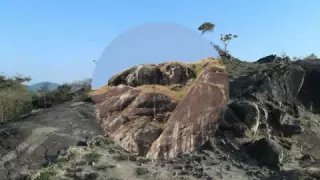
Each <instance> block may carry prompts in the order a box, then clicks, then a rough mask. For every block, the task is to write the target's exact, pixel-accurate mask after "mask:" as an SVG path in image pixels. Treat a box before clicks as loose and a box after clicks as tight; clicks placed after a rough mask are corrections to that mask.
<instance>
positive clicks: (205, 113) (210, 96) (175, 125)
mask: <svg viewBox="0 0 320 180" xmlns="http://www.w3.org/2000/svg"><path fill="white" fill-rule="evenodd" d="M228 90H229V85H228V78H227V73H226V71H225V70H223V69H218V68H215V67H210V66H209V67H205V68H204V70H203V72H202V73H201V74H200V75H199V77H198V78H197V81H196V83H195V84H194V85H193V86H192V87H191V88H190V90H189V92H188V94H187V95H186V96H185V97H184V98H183V100H182V101H181V102H180V103H179V104H178V106H177V108H176V109H175V110H174V111H173V113H172V115H171V116H170V118H169V120H168V121H169V122H168V125H167V126H166V128H165V129H164V131H163V133H162V134H161V135H160V137H159V138H158V139H157V140H156V141H155V142H154V143H153V144H152V147H151V148H150V150H149V152H148V154H147V157H148V158H153V159H169V158H174V157H177V156H178V155H181V154H183V153H190V152H192V151H195V150H196V149H197V148H199V147H200V146H201V145H203V144H204V143H205V142H206V141H208V140H209V137H210V136H212V135H213V133H214V132H215V131H216V129H217V126H218V123H219V120H220V119H221V115H222V114H223V113H224V110H225V107H226V103H227V101H228Z"/></svg>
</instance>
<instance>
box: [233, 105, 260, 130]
mask: <svg viewBox="0 0 320 180" xmlns="http://www.w3.org/2000/svg"><path fill="white" fill-rule="evenodd" d="M228 107H229V108H230V109H232V110H233V112H234V113H235V115H236V116H237V117H238V118H239V119H240V120H241V121H242V122H243V123H244V124H245V125H246V126H247V127H248V128H249V129H250V130H252V131H253V132H254V134H255V133H256V132H257V130H258V127H259V124H260V111H259V108H258V105H257V104H255V103H253V102H250V101H234V102H232V103H230V104H229V105H228Z"/></svg>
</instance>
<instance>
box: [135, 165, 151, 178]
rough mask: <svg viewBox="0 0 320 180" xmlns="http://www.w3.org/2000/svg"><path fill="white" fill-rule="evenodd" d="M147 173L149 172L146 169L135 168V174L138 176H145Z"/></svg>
mask: <svg viewBox="0 0 320 180" xmlns="http://www.w3.org/2000/svg"><path fill="white" fill-rule="evenodd" d="M148 173H149V170H148V169H147V168H143V167H138V168H136V174H137V175H138V176H141V175H145V174H148Z"/></svg>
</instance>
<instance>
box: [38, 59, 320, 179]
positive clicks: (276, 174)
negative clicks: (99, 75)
mask: <svg viewBox="0 0 320 180" xmlns="http://www.w3.org/2000/svg"><path fill="white" fill-rule="evenodd" d="M223 62H224V64H225V65H224V64H223V63H222V61H220V60H216V59H206V60H202V61H199V62H195V63H182V62H168V63H162V64H158V65H153V64H145V65H139V66H136V67H132V68H129V69H127V70H125V71H123V72H119V73H118V74H116V75H114V76H113V77H112V78H110V80H109V82H108V85H106V86H105V87H103V88H101V89H99V90H97V91H94V92H93V93H92V95H93V99H94V101H95V103H96V116H97V119H98V121H99V122H100V124H101V127H102V128H103V129H104V131H105V132H106V133H107V134H108V137H100V138H98V139H99V140H97V139H95V140H92V142H91V143H89V146H88V147H85V148H73V149H71V150H72V151H73V152H76V153H71V155H70V153H69V154H67V155H65V156H62V157H61V158H65V160H66V161H64V162H61V163H59V164H57V165H54V166H51V167H49V168H47V169H45V170H43V171H40V172H39V173H38V174H37V178H38V179H39V177H44V176H45V175H50V177H52V178H53V179H56V178H58V177H59V178H62V177H63V178H62V179H77V178H78V179H86V178H87V179H88V178H89V179H108V178H109V179H270V180H271V179H297V180H300V179H319V178H320V170H319V168H320V163H319V162H318V161H319V159H320V152H319V150H318V149H319V147H320V143H319V142H320V141H319V140H320V130H319V126H320V116H319V115H318V113H319V110H320V99H319V95H318V93H319V92H320V91H319V86H318V84H319V81H320V65H318V64H317V63H313V62H308V61H295V62H291V61H289V60H288V59H285V58H280V57H276V56H268V57H265V58H261V59H260V60H258V61H257V62H254V63H249V62H241V61H238V60H237V61H235V60H232V59H227V60H224V61H223ZM114 142H115V143H116V144H117V145H120V147H121V148H120V147H118V146H116V145H115V144H114ZM71 150H70V151H71ZM75 154H76V155H75ZM89 154H94V155H89ZM87 156H90V157H91V156H94V158H93V159H91V160H90V162H89V161H88V157H87ZM89 159H90V158H89ZM150 160H152V161H150ZM80 162H82V163H80ZM100 166H103V168H102V169H101V168H99V167H100ZM70 173H71V175H70Z"/></svg>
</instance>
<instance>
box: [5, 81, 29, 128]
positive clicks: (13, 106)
mask: <svg viewBox="0 0 320 180" xmlns="http://www.w3.org/2000/svg"><path fill="white" fill-rule="evenodd" d="M30 80H31V79H30V78H29V77H22V76H16V77H6V76H0V123H5V122H7V121H10V120H13V119H16V118H19V117H20V116H22V115H23V114H26V113H28V112H30V111H31V109H32V106H31V94H30V93H29V92H28V91H27V88H26V86H25V85H23V84H22V83H23V82H27V81H30Z"/></svg>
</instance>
